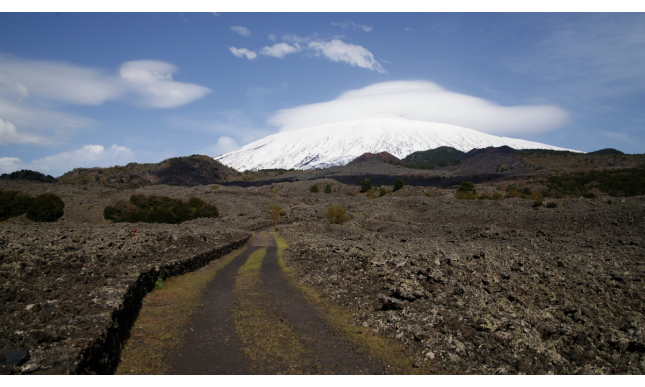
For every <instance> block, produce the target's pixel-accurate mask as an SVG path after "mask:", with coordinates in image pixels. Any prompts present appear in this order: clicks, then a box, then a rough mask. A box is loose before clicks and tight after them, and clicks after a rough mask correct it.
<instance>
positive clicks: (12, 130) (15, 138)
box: [0, 118, 49, 145]
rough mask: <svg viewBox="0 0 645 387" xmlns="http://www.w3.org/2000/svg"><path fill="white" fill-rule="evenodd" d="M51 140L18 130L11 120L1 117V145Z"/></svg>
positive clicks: (39, 142) (44, 142)
mask: <svg viewBox="0 0 645 387" xmlns="http://www.w3.org/2000/svg"><path fill="white" fill-rule="evenodd" d="M48 142H49V141H48V140H47V139H46V138H43V137H40V136H36V135H33V134H30V133H25V132H23V131H18V130H17V129H16V126H15V125H14V124H12V123H11V122H8V121H5V120H3V119H2V118H0V145H8V144H38V145H42V144H46V143H48Z"/></svg>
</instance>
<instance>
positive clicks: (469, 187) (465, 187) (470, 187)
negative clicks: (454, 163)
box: [457, 180, 477, 192]
mask: <svg viewBox="0 0 645 387" xmlns="http://www.w3.org/2000/svg"><path fill="white" fill-rule="evenodd" d="M476 191H477V189H476V188H475V184H473V182H472V181H466V180H464V181H462V182H461V185H460V186H459V188H457V192H476Z"/></svg>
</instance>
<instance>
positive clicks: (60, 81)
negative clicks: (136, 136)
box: [0, 55, 211, 108]
mask: <svg viewBox="0 0 645 387" xmlns="http://www.w3.org/2000/svg"><path fill="white" fill-rule="evenodd" d="M176 71H177V68H176V67H175V66H173V65H171V64H169V63H167V62H163V61H155V60H137V61H131V62H125V63H123V64H122V65H121V68H120V71H119V74H118V75H117V74H112V73H108V72H107V71H105V70H102V69H95V68H91V67H81V66H76V65H71V64H67V63H61V62H54V61H32V60H22V59H16V58H9V57H6V56H2V55H0V95H2V94H4V95H5V96H7V94H9V92H13V94H14V95H17V96H18V97H19V99H27V98H29V97H37V98H42V99H44V100H47V101H55V102H65V103H70V104H76V105H100V104H102V103H104V102H107V101H110V100H116V99H121V98H123V97H126V96H127V97H130V98H131V99H132V100H133V101H134V102H135V103H136V104H138V105H142V106H145V107H157V108H173V107H177V106H181V105H185V104H187V103H190V102H192V101H194V100H196V99H199V98H202V97H204V95H206V94H207V93H209V92H210V91H211V90H210V89H208V88H206V87H204V86H199V85H195V84H191V83H183V82H176V81H173V79H172V74H173V73H174V72H176Z"/></svg>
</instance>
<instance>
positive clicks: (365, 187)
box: [361, 177, 372, 193]
mask: <svg viewBox="0 0 645 387" xmlns="http://www.w3.org/2000/svg"><path fill="white" fill-rule="evenodd" d="M371 190H372V179H370V178H369V177H368V178H367V179H365V180H363V181H361V193H362V192H368V191H371Z"/></svg>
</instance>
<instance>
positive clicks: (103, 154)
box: [0, 144, 135, 176]
mask: <svg viewBox="0 0 645 387" xmlns="http://www.w3.org/2000/svg"><path fill="white" fill-rule="evenodd" d="M134 160H135V156H134V153H133V152H132V151H131V150H130V149H128V148H126V147H123V146H120V145H116V144H114V145H112V146H111V147H110V148H109V149H105V148H104V147H103V146H102V145H86V146H84V147H83V148H80V149H76V150H73V151H69V152H61V153H58V154H55V155H52V156H47V157H44V158H42V159H38V160H34V161H32V162H30V163H25V162H22V161H21V160H20V159H19V158H16V157H0V172H1V173H11V172H14V171H19V170H21V169H31V170H33V171H38V172H42V173H44V174H51V175H53V176H60V175H62V174H63V173H65V172H68V171H71V170H72V169H74V168H80V167H84V168H91V167H110V166H114V165H125V164H127V163H129V162H132V161H134Z"/></svg>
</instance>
